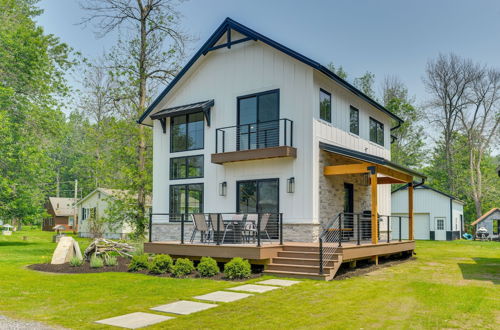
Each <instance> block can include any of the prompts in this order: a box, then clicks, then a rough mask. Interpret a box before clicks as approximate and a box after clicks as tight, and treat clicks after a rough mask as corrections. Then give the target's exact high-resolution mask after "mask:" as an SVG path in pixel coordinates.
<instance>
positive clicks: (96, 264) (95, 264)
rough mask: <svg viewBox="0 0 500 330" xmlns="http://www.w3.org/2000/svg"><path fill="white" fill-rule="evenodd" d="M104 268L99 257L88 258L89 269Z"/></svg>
mask: <svg viewBox="0 0 500 330" xmlns="http://www.w3.org/2000/svg"><path fill="white" fill-rule="evenodd" d="M103 266H104V261H103V260H102V258H101V257H98V256H96V255H93V256H92V257H91V258H90V268H102V267H103Z"/></svg>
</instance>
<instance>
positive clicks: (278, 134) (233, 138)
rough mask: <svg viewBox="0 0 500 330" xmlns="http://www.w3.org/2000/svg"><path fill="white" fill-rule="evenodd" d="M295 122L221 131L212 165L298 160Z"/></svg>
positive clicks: (240, 126) (240, 127) (281, 121)
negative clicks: (289, 158)
mask: <svg viewBox="0 0 500 330" xmlns="http://www.w3.org/2000/svg"><path fill="white" fill-rule="evenodd" d="M293 134H294V133H293V121H291V120H290V119H286V118H283V119H278V120H269V121H261V122H256V123H249V124H241V125H236V126H228V127H222V128H217V129H216V132H215V153H213V154H212V163H215V164H224V163H230V162H239V161H246V160H256V159H267V158H282V157H291V158H296V157H297V149H295V148H294V147H293Z"/></svg>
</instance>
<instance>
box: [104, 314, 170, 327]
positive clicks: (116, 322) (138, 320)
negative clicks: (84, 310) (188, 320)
mask: <svg viewBox="0 0 500 330" xmlns="http://www.w3.org/2000/svg"><path fill="white" fill-rule="evenodd" d="M173 318H174V317H171V316H164V315H157V314H150V313H141V312H138V313H130V314H125V315H121V316H116V317H112V318H109V319H104V320H100V321H96V322H95V323H99V324H106V325H112V326H115V327H121V328H127V329H137V328H143V327H147V326H149V325H153V324H156V323H160V322H163V321H167V320H170V319H173Z"/></svg>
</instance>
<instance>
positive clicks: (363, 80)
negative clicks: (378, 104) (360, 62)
mask: <svg viewBox="0 0 500 330" xmlns="http://www.w3.org/2000/svg"><path fill="white" fill-rule="evenodd" d="M374 84H375V75H374V74H373V73H371V72H369V71H367V72H366V73H365V74H364V75H362V76H361V77H358V78H355V79H354V81H353V85H354V86H356V87H357V88H358V89H359V90H361V91H362V92H363V93H365V94H366V95H367V96H369V97H371V98H372V99H375V98H376V97H375V91H374V89H373V85H374Z"/></svg>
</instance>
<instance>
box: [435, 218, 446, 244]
mask: <svg viewBox="0 0 500 330" xmlns="http://www.w3.org/2000/svg"><path fill="white" fill-rule="evenodd" d="M445 220H446V219H445V218H434V229H435V231H434V232H435V239H436V241H446V229H445Z"/></svg>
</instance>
